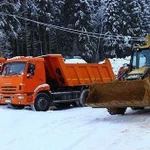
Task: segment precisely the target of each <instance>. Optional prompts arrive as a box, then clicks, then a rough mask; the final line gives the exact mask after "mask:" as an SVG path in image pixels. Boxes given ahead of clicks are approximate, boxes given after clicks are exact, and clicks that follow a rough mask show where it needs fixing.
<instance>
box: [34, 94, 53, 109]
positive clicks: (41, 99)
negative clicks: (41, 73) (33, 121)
mask: <svg viewBox="0 0 150 150" xmlns="http://www.w3.org/2000/svg"><path fill="white" fill-rule="evenodd" d="M50 105H51V100H50V97H49V96H48V95H47V94H46V93H38V94H37V96H36V98H35V102H34V105H33V109H34V110H36V111H47V110H48V109H49V107H50Z"/></svg>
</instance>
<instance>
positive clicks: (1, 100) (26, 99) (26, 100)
mask: <svg viewBox="0 0 150 150" xmlns="http://www.w3.org/2000/svg"><path fill="white" fill-rule="evenodd" d="M32 103H33V98H32V95H27V94H13V95H11V94H7V95H6V94H0V104H16V105H31V104H32Z"/></svg>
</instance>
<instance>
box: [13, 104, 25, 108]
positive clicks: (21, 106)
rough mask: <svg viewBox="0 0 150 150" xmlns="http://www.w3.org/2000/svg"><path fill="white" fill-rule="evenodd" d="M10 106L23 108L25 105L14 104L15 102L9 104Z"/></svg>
mask: <svg viewBox="0 0 150 150" xmlns="http://www.w3.org/2000/svg"><path fill="white" fill-rule="evenodd" d="M10 106H11V107H12V108H14V109H23V108H24V107H25V106H24V105H16V104H10Z"/></svg>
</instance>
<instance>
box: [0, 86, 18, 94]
mask: <svg viewBox="0 0 150 150" xmlns="http://www.w3.org/2000/svg"><path fill="white" fill-rule="evenodd" d="M16 90H17V87H16V86H1V92H2V93H15V92H16Z"/></svg>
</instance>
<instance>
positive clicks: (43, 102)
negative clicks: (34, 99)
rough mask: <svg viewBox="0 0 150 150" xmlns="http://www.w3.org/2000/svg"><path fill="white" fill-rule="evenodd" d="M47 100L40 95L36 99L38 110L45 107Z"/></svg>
mask: <svg viewBox="0 0 150 150" xmlns="http://www.w3.org/2000/svg"><path fill="white" fill-rule="evenodd" d="M47 104H48V103H47V100H46V98H45V97H40V98H39V100H38V107H39V109H40V110H45V109H46V107H47Z"/></svg>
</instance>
